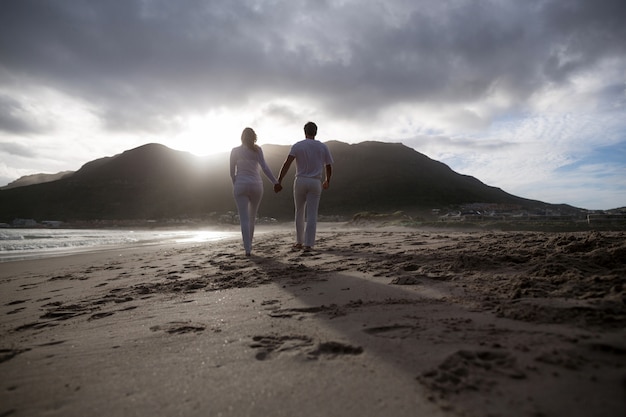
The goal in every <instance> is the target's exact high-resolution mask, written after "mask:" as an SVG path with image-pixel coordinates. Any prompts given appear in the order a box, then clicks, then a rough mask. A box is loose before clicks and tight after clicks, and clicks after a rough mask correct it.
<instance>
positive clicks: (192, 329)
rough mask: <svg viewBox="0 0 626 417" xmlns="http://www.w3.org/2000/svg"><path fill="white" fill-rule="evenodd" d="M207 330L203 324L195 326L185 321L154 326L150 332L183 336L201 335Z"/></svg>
mask: <svg viewBox="0 0 626 417" xmlns="http://www.w3.org/2000/svg"><path fill="white" fill-rule="evenodd" d="M205 329H206V327H205V326H203V325H202V324H197V323H196V324H194V323H191V322H185V321H172V322H170V323H167V324H164V325H162V326H152V327H150V330H152V331H153V332H158V331H164V332H165V333H169V334H183V333H199V332H202V331H204V330H205Z"/></svg>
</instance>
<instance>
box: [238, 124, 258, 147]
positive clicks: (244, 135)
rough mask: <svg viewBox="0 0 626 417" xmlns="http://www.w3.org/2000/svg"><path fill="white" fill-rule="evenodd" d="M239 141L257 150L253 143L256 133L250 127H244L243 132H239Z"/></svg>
mask: <svg viewBox="0 0 626 417" xmlns="http://www.w3.org/2000/svg"><path fill="white" fill-rule="evenodd" d="M241 143H242V144H243V145H244V146H246V147H247V148H250V149H252V150H253V151H256V150H257V146H256V145H255V143H256V133H255V132H254V130H253V129H252V128H251V127H246V128H245V129H244V130H243V132H241Z"/></svg>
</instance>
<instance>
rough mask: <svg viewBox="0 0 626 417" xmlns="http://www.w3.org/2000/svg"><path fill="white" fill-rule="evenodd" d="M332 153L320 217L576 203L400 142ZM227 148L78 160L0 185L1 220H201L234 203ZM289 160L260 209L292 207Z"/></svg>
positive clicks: (277, 211)
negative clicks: (52, 174)
mask: <svg viewBox="0 0 626 417" xmlns="http://www.w3.org/2000/svg"><path fill="white" fill-rule="evenodd" d="M326 144H327V145H328V146H329V148H330V150H331V153H332V154H333V158H334V160H335V163H334V166H333V178H332V182H331V188H330V190H328V191H325V192H324V194H323V196H322V201H321V203H320V214H321V215H342V216H351V215H353V214H355V213H357V212H361V211H379V212H385V211H396V210H403V211H405V212H407V213H412V212H423V211H430V210H431V209H449V208H453V207H460V206H462V205H467V204H476V203H481V204H484V205H489V204H491V205H500V206H503V207H504V206H506V207H515V208H519V209H524V210H546V209H549V208H553V209H557V208H558V209H560V210H566V211H576V210H580V209H577V208H575V207H571V206H568V205H564V204H549V203H544V202H541V201H537V200H530V199H526V198H522V197H518V196H515V195H512V194H509V193H507V192H505V191H503V190H501V189H499V188H497V187H492V186H489V185H486V184H484V183H482V182H481V181H480V180H478V179H477V178H474V177H472V176H468V175H463V174H459V173H456V172H455V171H453V170H452V169H451V168H450V167H448V166H447V165H445V164H443V163H441V162H439V161H435V160H433V159H430V158H429V157H427V156H426V155H423V154H421V153H419V152H417V151H416V150H414V149H412V148H409V147H407V146H405V145H403V144H400V143H384V142H376V141H366V142H361V143H357V144H347V143H344V142H340V141H329V142H326ZM289 149H290V147H289V146H286V145H264V146H263V152H264V155H265V159H266V161H267V163H268V165H269V166H270V168H271V169H272V170H273V172H274V173H276V174H277V173H278V170H279V169H280V166H281V165H282V162H283V161H284V158H285V157H286V155H287V154H288V152H289ZM228 165H229V158H228V153H223V154H218V155H211V156H206V157H200V156H196V155H193V154H191V153H188V152H184V151H177V150H173V149H171V148H168V147H166V146H164V145H161V144H155V143H149V144H145V145H142V146H139V147H137V148H133V149H130V150H127V151H124V152H122V153H120V154H117V155H114V156H108V157H103V158H99V159H96V160H93V161H89V162H87V163H85V164H84V165H83V166H82V167H81V168H80V169H79V170H77V171H75V172H74V173H71V174H66V175H65V176H63V177H62V178H59V179H57V180H54V181H49V182H45V183H39V184H32V185H25V186H21V187H14V188H10V189H0V222H9V221H11V220H12V219H13V218H34V219H38V220H44V219H48V220H51V219H54V220H61V221H68V220H97V219H118V220H125V219H165V218H202V217H206V216H208V215H210V214H211V213H218V214H219V213H226V212H232V211H236V208H235V204H234V199H233V197H232V184H231V180H230V176H229V168H228ZM294 171H295V167H292V168H291V170H290V172H289V174H288V176H287V177H286V178H285V180H284V182H283V184H284V185H286V186H285V190H283V191H282V192H281V193H279V194H274V192H273V191H272V187H271V184H269V182H268V181H267V180H266V179H264V187H265V195H264V198H263V201H262V204H261V207H260V209H259V215H260V216H268V217H275V218H279V219H289V218H291V217H292V215H293V201H292V194H291V189H290V188H291V187H290V184H291V182H292V180H293V176H294Z"/></svg>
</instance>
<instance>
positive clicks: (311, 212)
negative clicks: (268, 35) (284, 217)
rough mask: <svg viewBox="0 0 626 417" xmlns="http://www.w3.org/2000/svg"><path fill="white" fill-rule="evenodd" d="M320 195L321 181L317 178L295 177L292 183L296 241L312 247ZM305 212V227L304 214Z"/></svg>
mask: <svg viewBox="0 0 626 417" xmlns="http://www.w3.org/2000/svg"><path fill="white" fill-rule="evenodd" d="M321 196H322V183H321V182H320V180H319V179H317V178H303V177H297V178H296V180H295V181H294V183H293V200H294V204H295V206H296V243H300V244H302V245H304V246H310V247H313V245H314V244H315V232H316V230H317V209H318V207H319V204H320V197H321ZM305 213H306V228H305V222H304V216H305Z"/></svg>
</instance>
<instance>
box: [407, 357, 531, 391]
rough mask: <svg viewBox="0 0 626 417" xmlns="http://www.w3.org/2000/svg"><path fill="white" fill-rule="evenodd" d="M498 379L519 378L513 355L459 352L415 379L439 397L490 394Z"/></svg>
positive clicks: (519, 371)
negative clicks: (478, 393)
mask: <svg viewBox="0 0 626 417" xmlns="http://www.w3.org/2000/svg"><path fill="white" fill-rule="evenodd" d="M499 378H513V379H523V378H526V374H525V373H524V372H522V371H521V370H520V369H519V368H518V366H517V361H516V358H515V356H513V355H512V354H510V353H508V352H504V351H489V350H480V351H471V350H459V351H457V352H455V353H453V354H452V355H450V356H448V357H447V358H446V359H445V360H444V361H443V362H442V363H441V364H439V366H438V367H437V368H435V369H432V370H429V371H426V372H424V373H422V374H421V375H420V376H419V377H418V378H417V379H418V380H419V381H420V382H421V383H423V384H424V385H426V386H427V387H428V388H430V389H431V390H433V391H436V392H438V393H439V394H440V395H441V396H442V397H446V396H448V395H450V394H459V393H461V392H465V391H478V392H480V391H486V392H490V391H491V390H492V389H493V388H494V387H495V386H496V385H497V384H498V379H499Z"/></svg>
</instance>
